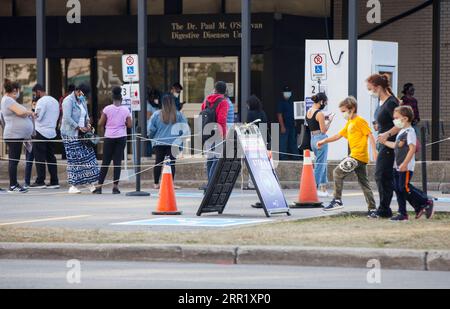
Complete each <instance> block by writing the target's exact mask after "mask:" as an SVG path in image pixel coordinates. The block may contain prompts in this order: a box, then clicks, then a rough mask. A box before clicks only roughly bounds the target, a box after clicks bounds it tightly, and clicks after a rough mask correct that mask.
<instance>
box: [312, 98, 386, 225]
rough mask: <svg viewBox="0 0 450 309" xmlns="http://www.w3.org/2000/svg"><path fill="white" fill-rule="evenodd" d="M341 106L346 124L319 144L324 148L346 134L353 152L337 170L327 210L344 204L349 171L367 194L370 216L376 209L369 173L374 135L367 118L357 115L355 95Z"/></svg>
mask: <svg viewBox="0 0 450 309" xmlns="http://www.w3.org/2000/svg"><path fill="white" fill-rule="evenodd" d="M339 108H340V110H341V112H342V115H343V117H344V118H345V120H347V121H348V122H347V125H346V126H345V128H344V129H342V131H340V132H339V134H337V135H335V136H333V137H330V138H327V139H324V140H322V141H320V142H318V143H317V147H318V148H319V149H321V148H322V147H323V146H324V145H327V144H329V143H334V142H337V141H339V140H340V139H342V138H346V139H347V140H348V142H349V146H350V150H351V154H350V156H349V157H348V158H346V159H344V160H343V161H342V162H341V164H339V166H338V167H337V168H336V169H335V170H334V173H333V175H334V199H333V201H332V202H331V203H330V205H328V206H327V207H325V208H324V210H325V211H334V210H338V209H342V208H344V204H343V202H342V191H343V188H344V179H345V178H346V177H347V176H349V175H350V174H352V173H356V176H357V177H358V182H359V184H360V186H361V189H362V191H363V193H364V196H365V198H366V202H367V205H368V208H369V212H368V216H369V217H370V216H371V214H372V213H373V212H375V211H376V204H375V198H374V195H373V192H372V189H371V187H370V182H369V177H368V176H367V164H368V163H369V161H370V158H369V143H368V141H370V144H371V147H372V149H374V153H375V156H376V155H377V154H376V145H375V138H374V136H373V134H372V131H371V129H370V127H369V124H368V122H367V121H366V120H364V119H363V118H362V117H360V116H358V103H357V102H356V99H355V98H354V97H348V98H347V99H345V100H344V101H342V102H341V103H340V105H339Z"/></svg>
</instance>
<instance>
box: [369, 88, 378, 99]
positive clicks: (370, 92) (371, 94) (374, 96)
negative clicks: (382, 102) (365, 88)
mask: <svg viewBox="0 0 450 309" xmlns="http://www.w3.org/2000/svg"><path fill="white" fill-rule="evenodd" d="M369 95H370V96H371V97H373V98H378V94H377V93H375V91H372V90H369Z"/></svg>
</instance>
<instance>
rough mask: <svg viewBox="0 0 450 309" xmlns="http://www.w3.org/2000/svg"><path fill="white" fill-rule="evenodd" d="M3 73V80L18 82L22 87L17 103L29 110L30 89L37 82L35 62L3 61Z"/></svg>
mask: <svg viewBox="0 0 450 309" xmlns="http://www.w3.org/2000/svg"><path fill="white" fill-rule="evenodd" d="M4 72H5V75H4V78H7V79H10V80H12V81H16V82H19V83H20V85H21V86H22V89H21V91H22V95H21V96H20V98H19V100H18V101H19V103H22V104H24V105H25V106H26V107H27V108H31V100H32V97H33V93H32V89H33V87H34V85H36V82H37V68H36V62H35V61H34V60H5V62H4Z"/></svg>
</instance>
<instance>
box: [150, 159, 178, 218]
mask: <svg viewBox="0 0 450 309" xmlns="http://www.w3.org/2000/svg"><path fill="white" fill-rule="evenodd" d="M152 214H153V215H155V216H178V215H181V214H183V212H181V211H178V209H177V201H176V198H175V188H174V185H173V179H172V169H171V168H170V160H166V161H165V163H164V169H163V173H162V179H161V188H160V190H159V201H158V207H157V210H156V211H153V212H152Z"/></svg>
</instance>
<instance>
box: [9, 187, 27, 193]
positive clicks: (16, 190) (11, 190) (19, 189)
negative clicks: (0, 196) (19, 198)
mask: <svg viewBox="0 0 450 309" xmlns="http://www.w3.org/2000/svg"><path fill="white" fill-rule="evenodd" d="M27 192H28V190H27V189H24V188H22V187H21V186H20V185H17V186H14V187H10V188H9V190H8V193H11V194H15V193H27Z"/></svg>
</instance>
